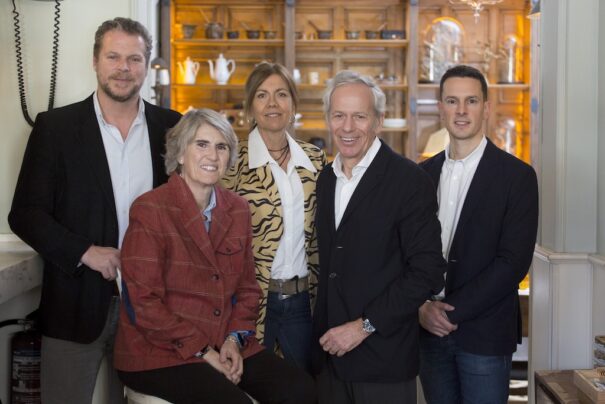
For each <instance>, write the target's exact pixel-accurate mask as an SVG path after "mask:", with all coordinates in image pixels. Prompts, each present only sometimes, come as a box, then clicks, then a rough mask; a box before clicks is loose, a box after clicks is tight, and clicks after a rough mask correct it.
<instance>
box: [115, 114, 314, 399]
mask: <svg viewBox="0 0 605 404" xmlns="http://www.w3.org/2000/svg"><path fill="white" fill-rule="evenodd" d="M236 147H237V138H236V136H235V134H234V133H233V129H232V128H231V126H230V125H229V123H228V122H227V121H226V120H225V119H224V118H223V117H222V116H220V115H219V114H218V113H216V112H214V111H211V110H207V109H201V110H193V111H190V112H188V113H187V114H186V115H185V116H184V117H183V118H182V119H181V121H180V122H179V123H178V124H177V125H176V126H175V127H174V128H173V129H172V130H171V131H170V132H169V133H168V134H167V141H166V170H167V172H168V173H169V174H170V178H169V180H168V183H166V184H164V185H162V186H160V187H159V188H156V189H155V190H153V191H150V192H148V193H146V194H144V195H142V196H141V197H139V198H138V199H137V200H136V201H135V202H134V203H133V205H132V207H131V211H130V226H129V228H128V231H127V232H126V236H125V238H124V243H123V246H122V268H121V269H122V279H123V292H122V305H121V308H120V322H119V327H118V332H117V336H116V342H115V349H114V364H115V367H116V368H117V369H118V374H119V376H120V379H121V380H122V381H123V382H124V384H125V385H126V386H128V387H130V388H132V389H134V390H136V391H138V392H140V393H143V394H148V395H153V396H156V397H160V398H162V399H164V400H167V401H170V402H172V403H249V402H250V399H249V398H248V396H247V395H246V394H245V393H244V392H247V393H249V394H250V395H251V396H252V397H254V398H256V399H257V400H259V401H260V402H262V403H273V402H275V403H277V402H279V403H312V402H315V400H316V396H315V386H314V383H313V380H312V379H311V378H310V377H309V376H308V375H307V374H306V373H305V372H303V371H301V370H299V369H298V368H296V367H294V366H292V365H290V364H288V363H287V362H285V361H284V360H282V359H280V358H278V357H277V356H275V355H274V354H273V353H271V352H269V351H267V350H265V349H264V348H263V347H262V346H261V345H260V344H259V343H258V342H257V340H256V338H255V337H254V329H255V322H256V320H257V318H258V310H259V298H260V289H259V287H258V284H257V282H256V279H255V272H254V261H253V257H252V249H251V242H252V231H251V225H250V211H249V208H248V203H247V201H246V200H245V199H243V198H241V197H240V196H238V195H236V194H235V193H233V192H231V191H228V190H225V189H223V188H221V187H220V186H219V185H217V183H218V181H219V180H220V179H221V177H222V176H223V174H224V173H225V171H226V170H227V168H228V166H230V165H232V164H233V163H234V161H235V158H236Z"/></svg>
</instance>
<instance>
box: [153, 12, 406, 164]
mask: <svg viewBox="0 0 605 404" xmlns="http://www.w3.org/2000/svg"><path fill="white" fill-rule="evenodd" d="M409 7H410V6H409V4H408V0H376V1H374V2H372V3H371V4H368V2H366V1H360V0H331V1H319V0H297V1H296V2H295V4H294V2H289V1H283V0H282V1H278V0H264V1H259V2H253V3H252V2H247V1H246V0H171V2H170V7H169V14H170V17H169V18H170V30H169V31H170V35H169V38H167V40H168V41H169V43H170V50H169V59H170V61H171V72H172V83H173V85H171V94H170V96H171V107H172V108H174V109H176V110H179V111H184V110H186V109H187V108H189V107H197V108H199V107H207V108H213V109H216V110H223V111H226V112H227V113H228V114H231V113H233V112H234V110H235V109H237V108H241V107H242V101H243V98H244V83H245V81H246V78H247V76H248V74H249V73H250V71H251V70H252V69H253V67H254V65H255V64H256V63H258V62H260V61H262V60H270V61H274V62H279V63H282V64H284V65H285V66H286V67H288V68H289V69H291V70H292V69H294V68H297V69H299V71H300V72H301V77H302V80H301V82H300V84H298V90H299V95H300V101H301V102H300V105H299V110H298V111H297V112H299V113H301V114H302V115H303V118H302V125H301V126H298V127H296V128H294V129H293V131H294V132H295V136H297V137H300V138H302V139H305V140H309V139H311V138H313V137H322V138H324V139H325V140H326V144H327V152H328V154H333V153H334V152H335V151H334V150H333V149H332V145H331V139H330V138H329V136H328V131H327V129H326V125H325V121H324V119H323V112H322V104H321V96H322V94H323V92H324V90H325V82H326V80H327V79H329V78H331V77H333V76H334V75H335V74H336V73H337V72H338V71H340V70H342V69H352V70H357V71H360V72H361V73H363V74H367V75H371V76H379V75H382V76H383V77H385V78H391V79H390V80H383V81H381V82H379V84H380V85H381V87H382V88H383V90H384V91H385V93H386V94H387V116H388V117H390V118H408V116H407V115H408V113H407V111H408V107H407V106H408V105H409V101H408V92H409V90H410V89H409V88H408V84H407V83H408V79H407V70H406V69H407V67H406V65H407V62H408V59H409V57H408V52H409V48H410V42H409V41H408V39H365V37H364V31H365V30H373V29H376V28H377V27H378V26H380V25H383V24H386V25H387V26H388V28H389V29H391V30H401V31H405V32H409V23H408V18H409V17H408V15H409ZM204 16H205V17H204ZM205 18H208V19H209V20H210V21H217V22H221V23H222V24H223V25H224V26H225V27H226V28H225V38H224V39H208V38H206V35H205V32H204V25H205V24H206V21H205ZM309 21H313V22H314V23H315V24H316V25H318V26H320V27H326V29H328V28H329V29H330V30H332V32H333V34H332V39H309V38H312V37H313V35H314V34H315V29H314V28H312V26H311V24H310V23H309ZM183 24H195V25H196V26H197V29H196V30H195V34H194V35H193V37H191V38H187V39H185V38H184V36H183V31H182V25H183ZM246 26H247V27H249V28H251V29H261V30H262V29H272V30H276V31H277V37H276V39H262V38H261V39H246V31H245V29H244V27H246ZM229 29H231V30H233V29H237V30H239V36H240V39H227V38H226V31H227V30H229ZM349 29H355V30H359V31H361V37H362V38H361V39H346V35H345V31H346V30H349ZM297 31H300V32H304V36H305V38H306V39H296V36H295V33H296V32H297ZM165 40H166V39H165ZM220 53H222V54H223V55H224V57H225V58H227V59H233V60H234V61H235V62H236V69H235V72H234V74H233V75H232V77H231V78H230V80H229V81H228V83H227V84H226V85H218V84H216V83H214V81H213V80H212V79H211V77H210V74H209V68H208V63H207V61H208V60H214V59H216V57H218V55H219V54H220ZM187 57H189V58H191V59H193V60H195V61H198V62H199V63H200V70H199V74H198V77H197V80H196V83H195V84H182V79H181V77H180V75H179V67H178V62H182V61H183V60H185V58H187ZM310 72H317V73H318V74H319V77H320V81H319V83H320V84H310V83H309V80H308V78H309V73H310ZM408 122H410V121H409V120H408ZM234 128H235V129H236V132H237V133H238V135H239V136H242V137H245V136H246V134H247V128H246V127H242V126H236V125H234ZM409 129H410V128H409V127H405V128H385V130H384V131H383V136H384V138H385V140H386V141H387V142H389V143H390V144H391V146H392V147H393V148H394V149H395V150H398V151H399V152H401V153H403V154H408V152H409V147H408V145H407V140H408V135H407V134H408V132H409Z"/></svg>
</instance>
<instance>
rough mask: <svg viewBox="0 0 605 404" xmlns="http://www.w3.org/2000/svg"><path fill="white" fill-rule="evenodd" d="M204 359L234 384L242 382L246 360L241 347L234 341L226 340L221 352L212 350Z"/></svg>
mask: <svg viewBox="0 0 605 404" xmlns="http://www.w3.org/2000/svg"><path fill="white" fill-rule="evenodd" d="M204 359H205V360H206V362H208V363H209V364H210V366H212V367H213V368H214V369H216V370H217V371H219V372H220V373H222V374H223V375H225V377H226V378H227V379H228V380H229V381H231V382H232V383H233V384H238V383H239V382H240V381H241V379H242V374H243V373H244V359H243V358H242V355H241V353H240V351H239V346H238V345H237V343H235V342H234V341H232V340H230V339H226V340H225V342H224V343H223V346H222V347H221V350H220V352H217V351H215V350H214V349H213V348H210V350H208V352H207V353H206V355H204Z"/></svg>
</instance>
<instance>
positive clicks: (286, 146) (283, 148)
mask: <svg viewBox="0 0 605 404" xmlns="http://www.w3.org/2000/svg"><path fill="white" fill-rule="evenodd" d="M289 147H290V144H289V143H288V142H287V141H286V145H285V146H284V147H282V148H281V149H269V148H267V150H269V151H270V152H273V153H277V152H283V151H284V150H285V149H287V148H289Z"/></svg>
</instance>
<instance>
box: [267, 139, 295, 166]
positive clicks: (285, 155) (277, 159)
mask: <svg viewBox="0 0 605 404" xmlns="http://www.w3.org/2000/svg"><path fill="white" fill-rule="evenodd" d="M267 150H269V152H273V153H280V154H279V156H277V157H274V156H273V155H271V157H273V158H274V159H275V162H276V163H277V164H278V165H279V166H280V167H281V166H283V164H284V163H285V162H286V159H287V158H288V154H290V144H289V143H286V145H285V146H284V147H282V148H281V149H277V150H271V149H267Z"/></svg>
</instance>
